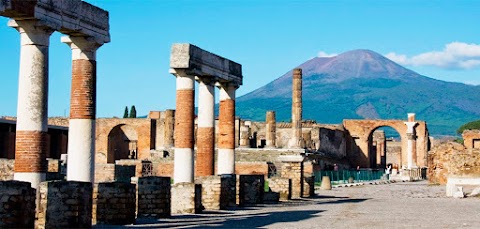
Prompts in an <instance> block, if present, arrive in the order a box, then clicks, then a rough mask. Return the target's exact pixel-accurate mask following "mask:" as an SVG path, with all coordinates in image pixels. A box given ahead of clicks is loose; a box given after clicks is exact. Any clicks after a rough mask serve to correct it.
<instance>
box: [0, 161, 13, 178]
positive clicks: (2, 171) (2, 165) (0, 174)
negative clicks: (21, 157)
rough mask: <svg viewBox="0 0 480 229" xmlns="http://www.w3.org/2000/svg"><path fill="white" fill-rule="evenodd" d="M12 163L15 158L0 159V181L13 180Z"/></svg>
mask: <svg viewBox="0 0 480 229" xmlns="http://www.w3.org/2000/svg"><path fill="white" fill-rule="evenodd" d="M14 164H15V160H13V159H3V158H2V159H0V181H1V180H13V169H14Z"/></svg>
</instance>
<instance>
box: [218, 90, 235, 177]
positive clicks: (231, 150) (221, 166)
mask: <svg viewBox="0 0 480 229" xmlns="http://www.w3.org/2000/svg"><path fill="white" fill-rule="evenodd" d="M235 90H236V87H235V85H232V84H222V85H220V115H219V123H218V126H219V135H218V160H217V165H218V169H217V173H218V174H235Z"/></svg>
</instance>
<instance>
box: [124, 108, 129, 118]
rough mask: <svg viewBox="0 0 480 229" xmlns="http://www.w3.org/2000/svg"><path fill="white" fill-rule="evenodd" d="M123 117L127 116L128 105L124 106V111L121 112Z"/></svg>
mask: <svg viewBox="0 0 480 229" xmlns="http://www.w3.org/2000/svg"><path fill="white" fill-rule="evenodd" d="M123 118H128V106H125V112H123Z"/></svg>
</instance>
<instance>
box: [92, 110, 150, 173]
mask: <svg viewBox="0 0 480 229" xmlns="http://www.w3.org/2000/svg"><path fill="white" fill-rule="evenodd" d="M151 122H152V120H151V119H146V118H99V119H97V120H96V132H95V139H96V141H95V156H96V157H95V163H98V164H106V163H107V160H108V157H109V156H108V151H109V145H108V140H109V136H108V135H109V134H110V132H111V131H112V129H113V128H115V127H116V126H119V125H128V126H130V127H132V128H133V129H134V131H135V134H136V135H137V136H138V141H137V148H138V152H137V155H138V158H137V159H140V160H141V159H147V158H148V157H149V156H150V149H151V147H152V139H151V138H152V129H151V125H152V123H151ZM115 160H116V159H115Z"/></svg>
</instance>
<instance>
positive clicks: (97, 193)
mask: <svg viewBox="0 0 480 229" xmlns="http://www.w3.org/2000/svg"><path fill="white" fill-rule="evenodd" d="M136 202H137V199H136V187H135V185H134V184H129V183H120V182H111V183H98V184H95V186H94V189H93V217H92V218H93V220H92V221H93V223H94V224H111V225H125V224H132V223H135V210H136Z"/></svg>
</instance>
